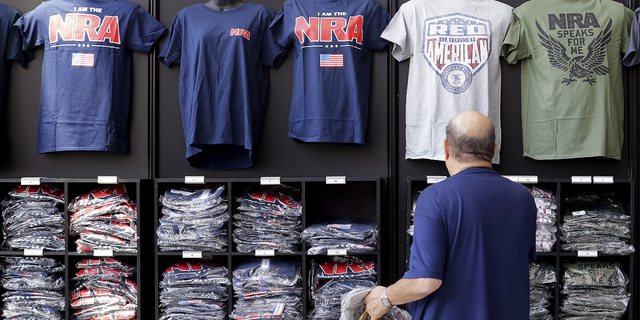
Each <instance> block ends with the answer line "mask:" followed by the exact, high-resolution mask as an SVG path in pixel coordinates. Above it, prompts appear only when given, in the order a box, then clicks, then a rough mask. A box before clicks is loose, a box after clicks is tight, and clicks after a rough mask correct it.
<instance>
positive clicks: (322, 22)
mask: <svg viewBox="0 0 640 320" xmlns="http://www.w3.org/2000/svg"><path fill="white" fill-rule="evenodd" d="M363 23H364V18H363V17H362V16H361V15H357V16H351V17H347V13H346V12H318V17H309V21H307V19H306V18H305V17H304V16H299V17H297V18H296V25H295V34H296V37H297V38H298V41H300V43H304V42H305V38H307V39H308V41H309V42H333V40H334V39H335V40H337V41H338V42H351V41H354V42H355V43H356V44H358V45H362V39H363V36H362V24H363ZM334 36H335V38H334ZM321 46H322V45H321ZM326 46H327V47H329V48H333V47H336V48H337V47H338V46H339V45H337V44H336V45H326ZM356 48H357V47H356Z"/></svg>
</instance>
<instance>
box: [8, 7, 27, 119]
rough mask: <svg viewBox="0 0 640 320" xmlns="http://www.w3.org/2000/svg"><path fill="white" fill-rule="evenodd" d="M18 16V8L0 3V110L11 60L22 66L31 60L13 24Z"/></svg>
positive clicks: (24, 66)
mask: <svg viewBox="0 0 640 320" xmlns="http://www.w3.org/2000/svg"><path fill="white" fill-rule="evenodd" d="M18 18H20V12H18V10H16V9H14V8H12V7H9V6H5V5H3V4H0V53H1V58H2V63H0V111H1V110H2V102H3V101H4V89H5V85H6V83H7V81H8V79H9V73H10V72H11V63H12V60H15V61H17V62H19V63H20V65H21V66H22V67H23V68H26V67H27V63H29V61H31V60H33V55H31V54H30V53H28V52H25V51H22V38H21V37H20V32H19V31H18V29H16V28H14V27H13V24H14V23H15V22H16V20H18Z"/></svg>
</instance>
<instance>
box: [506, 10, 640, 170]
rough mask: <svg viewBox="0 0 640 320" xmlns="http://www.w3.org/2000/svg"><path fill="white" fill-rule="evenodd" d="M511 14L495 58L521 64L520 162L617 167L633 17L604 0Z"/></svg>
mask: <svg viewBox="0 0 640 320" xmlns="http://www.w3.org/2000/svg"><path fill="white" fill-rule="evenodd" d="M513 14H514V17H515V20H514V22H513V25H512V26H511V29H510V30H509V33H508V34H507V37H506V39H505V40H504V45H503V51H504V54H505V59H506V60H507V61H508V62H510V63H514V62H516V61H518V60H521V61H522V65H521V76H522V98H521V99H522V101H521V104H522V140H523V149H524V150H523V151H524V152H523V153H524V156H527V157H531V158H533V159H537V160H554V159H571V158H587V157H607V158H613V159H618V160H620V158H621V153H622V143H623V140H624V132H623V126H624V93H623V83H622V64H621V58H622V55H621V53H623V52H624V50H625V48H626V47H627V41H628V39H629V28H630V26H631V20H632V18H633V11H631V10H630V9H629V8H627V7H625V6H624V5H622V4H621V3H619V2H615V1H611V0H580V1H576V0H531V1H528V2H526V3H524V4H522V5H521V6H519V7H518V8H516V9H515V10H514V11H513Z"/></svg>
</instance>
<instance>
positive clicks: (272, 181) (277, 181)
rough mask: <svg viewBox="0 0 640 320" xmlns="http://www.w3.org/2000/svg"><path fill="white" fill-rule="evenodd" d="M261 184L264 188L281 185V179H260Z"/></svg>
mask: <svg viewBox="0 0 640 320" xmlns="http://www.w3.org/2000/svg"><path fill="white" fill-rule="evenodd" d="M260 184H261V185H263V186H277V185H280V177H262V178H260Z"/></svg>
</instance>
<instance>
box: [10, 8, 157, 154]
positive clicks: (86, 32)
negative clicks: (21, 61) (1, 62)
mask: <svg viewBox="0 0 640 320" xmlns="http://www.w3.org/2000/svg"><path fill="white" fill-rule="evenodd" d="M15 25H16V26H17V27H18V28H19V29H20V32H21V33H22V37H23V39H24V43H23V46H24V48H25V49H26V50H28V49H32V48H35V47H38V46H44V56H43V62H42V88H41V96H40V115H39V121H38V153H46V152H58V151H81V150H83V151H110V152H117V153H125V152H127V146H128V143H129V133H128V117H129V91H130V88H129V87H130V80H131V60H132V50H135V51H140V52H144V53H148V52H149V50H151V46H152V45H153V43H154V42H155V41H156V40H157V39H158V38H159V37H160V36H161V35H162V33H163V32H164V31H165V30H166V28H165V27H164V26H163V25H162V24H161V23H160V22H158V20H156V19H155V18H153V16H151V14H149V13H148V12H147V11H145V10H144V9H143V8H142V7H140V6H139V5H137V4H135V3H133V2H129V1H125V0H51V1H45V2H43V3H42V4H40V5H39V6H38V7H36V8H35V9H34V10H33V11H30V12H27V13H25V14H24V16H22V17H21V18H20V19H19V20H18V21H17V22H16V24H15Z"/></svg>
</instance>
